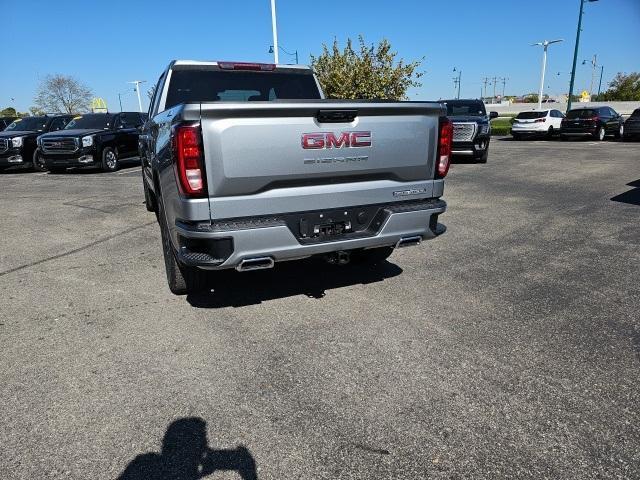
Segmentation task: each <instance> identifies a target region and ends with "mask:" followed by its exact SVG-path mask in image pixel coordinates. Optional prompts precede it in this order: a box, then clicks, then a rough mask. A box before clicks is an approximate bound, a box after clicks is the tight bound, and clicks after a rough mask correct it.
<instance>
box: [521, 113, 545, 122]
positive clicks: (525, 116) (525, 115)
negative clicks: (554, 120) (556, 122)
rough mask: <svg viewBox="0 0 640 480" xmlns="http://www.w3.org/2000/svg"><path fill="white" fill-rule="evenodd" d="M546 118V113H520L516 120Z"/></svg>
mask: <svg viewBox="0 0 640 480" xmlns="http://www.w3.org/2000/svg"><path fill="white" fill-rule="evenodd" d="M546 116H547V112H546V111H544V112H520V113H519V114H518V116H517V117H516V118H517V119H518V120H531V119H534V118H544V117H546Z"/></svg>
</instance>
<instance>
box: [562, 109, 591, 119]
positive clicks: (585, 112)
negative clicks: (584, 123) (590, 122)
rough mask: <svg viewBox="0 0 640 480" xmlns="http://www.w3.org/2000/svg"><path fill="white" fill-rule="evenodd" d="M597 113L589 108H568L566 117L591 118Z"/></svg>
mask: <svg viewBox="0 0 640 480" xmlns="http://www.w3.org/2000/svg"><path fill="white" fill-rule="evenodd" d="M597 116H598V113H597V112H596V111H595V110H593V109H591V108H580V109H578V110H569V111H568V112H567V118H592V117H597Z"/></svg>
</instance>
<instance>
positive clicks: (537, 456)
mask: <svg viewBox="0 0 640 480" xmlns="http://www.w3.org/2000/svg"><path fill="white" fill-rule="evenodd" d="M0 189H1V193H0V208H1V211H2V225H3V235H2V239H3V247H2V250H1V253H0V289H1V291H2V301H1V302H0V364H1V365H2V370H3V375H2V378H3V382H1V383H0V399H1V403H2V408H1V409H0V424H1V425H2V428H0V478H7V479H8V478H14V479H27V478H74V479H75V478H78V479H80V478H91V479H109V478H117V477H118V476H119V475H121V474H123V475H122V478H127V479H133V478H135V479H142V478H155V477H149V476H143V475H142V474H140V473H139V472H140V471H152V470H153V468H157V469H158V471H160V470H161V465H165V464H169V463H172V465H173V467H172V468H174V469H175V470H176V471H178V470H179V472H181V475H182V476H179V475H174V476H173V477H170V476H166V477H165V476H158V477H157V478H181V479H195V478H200V476H201V475H207V474H209V473H211V472H215V474H213V475H211V476H207V477H206V478H256V477H257V478H264V479H267V478H268V479H271V478H274V479H288V478H291V479H294V478H295V479H298V478H310V479H318V478H420V479H423V478H481V477H482V478H554V479H555V478H628V479H631V478H639V477H640V387H639V385H640V368H639V367H640V321H639V317H640V315H639V313H638V307H639V305H640V283H639V282H638V265H639V261H640V222H639V218H640V145H639V144H637V143H621V142H613V141H606V142H590V141H581V142H559V141H554V142H548V141H531V142H529V141H528V142H514V141H510V140H509V139H494V140H493V143H492V146H491V154H490V157H489V162H488V163H487V164H486V165H481V164H472V163H456V164H454V165H453V166H452V170H451V173H450V174H449V177H448V178H447V181H446V187H445V196H444V198H445V200H446V201H447V202H448V205H449V207H448V211H447V213H446V214H445V215H443V216H442V217H441V221H442V222H443V223H445V224H446V225H447V228H448V231H447V233H446V234H445V235H443V236H442V237H440V238H438V239H436V240H434V241H431V242H426V243H423V244H422V245H420V246H418V247H413V248H406V249H401V250H399V251H397V252H395V253H394V254H393V255H392V256H391V258H390V259H389V262H386V263H384V264H383V265H381V266H379V267H368V268H365V267H356V266H346V267H336V266H329V265H324V264H319V263H317V262H312V261H302V262H296V263H288V264H280V265H277V266H276V268H275V269H273V270H268V271H259V272H250V273H242V274H241V273H237V272H235V271H233V272H225V273H223V274H219V275H218V276H217V277H215V278H213V279H212V284H211V289H212V292H210V293H209V294H207V295H199V296H190V297H176V296H173V295H172V294H171V293H170V292H169V291H168V289H167V284H166V280H165V278H164V275H165V272H164V265H163V259H162V255H161V245H160V235H159V229H158V226H157V224H156V223H155V218H154V216H153V214H150V213H148V212H146V210H145V208H144V206H143V203H142V201H143V196H142V183H141V178H140V171H139V167H138V166H131V167H129V168H126V169H123V170H121V171H119V172H117V173H98V172H93V171H69V172H68V173H66V174H62V175H51V174H46V173H26V172H25V173H22V172H10V171H9V172H7V173H4V174H2V175H0ZM203 422H206V430H205V429H204V428H203V426H204V423H203ZM205 432H206V438H205V437H204V433H205ZM165 434H166V435H165ZM163 438H164V441H163ZM205 442H207V443H206V445H207V446H206V447H205ZM152 452H156V455H145V454H150V453H152ZM139 455H144V456H141V457H140V456H139ZM202 458H205V459H206V460H205V461H204V462H203V463H202V465H204V467H202V466H201V467H200V470H198V464H200V462H202ZM163 462H164V463H163ZM145 468H147V470H144V469H145ZM180 469H182V470H180ZM185 472H190V473H185Z"/></svg>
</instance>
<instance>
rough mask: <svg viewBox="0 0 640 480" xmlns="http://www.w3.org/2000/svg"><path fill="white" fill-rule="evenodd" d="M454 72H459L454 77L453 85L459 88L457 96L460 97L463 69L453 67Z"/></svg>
mask: <svg viewBox="0 0 640 480" xmlns="http://www.w3.org/2000/svg"><path fill="white" fill-rule="evenodd" d="M453 71H454V72H458V75H457V76H455V77H453V85H454V88H457V89H458V96H457V98H458V99H460V86H461V85H462V70H458V69H457V68H456V67H453Z"/></svg>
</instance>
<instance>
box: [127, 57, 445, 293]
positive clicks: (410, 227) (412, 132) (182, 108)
mask: <svg viewBox="0 0 640 480" xmlns="http://www.w3.org/2000/svg"><path fill="white" fill-rule="evenodd" d="M444 115H445V111H444V110H443V107H442V105H440V104H439V103H428V102H390V101H336V100H325V99H324V98H323V94H322V91H321V89H320V86H319V84H318V82H317V80H316V78H315V76H314V75H313V72H312V71H311V69H309V68H308V67H303V66H290V65H286V66H285V65H272V64H259V63H232V62H198V61H184V60H179V61H173V62H171V64H170V65H169V66H168V67H167V69H166V70H165V71H164V73H163V74H162V75H161V76H160V79H159V80H158V83H157V85H156V88H155V94H154V96H153V98H152V100H151V106H150V109H149V121H148V122H147V123H146V124H145V125H144V127H143V131H142V134H141V135H140V141H139V150H140V157H141V159H142V177H143V185H144V194H145V203H146V206H147V209H148V210H149V211H153V212H155V213H156V215H157V218H158V223H159V224H160V231H161V234H162V245H163V253H164V260H165V266H166V271H167V280H168V283H169V288H170V289H171V291H172V292H174V293H176V294H184V293H188V292H192V291H196V290H198V289H201V288H203V287H204V286H206V276H205V272H206V271H207V270H221V269H228V268H235V269H237V270H239V271H246V270H255V269H261V268H270V267H273V266H274V263H276V262H281V261H285V260H295V259H301V258H306V257H310V256H315V255H320V256H324V257H325V258H326V259H327V260H328V261H329V262H332V263H338V264H343V263H348V262H349V261H350V260H352V261H358V262H371V263H375V262H379V261H382V260H383V259H385V258H387V257H388V256H389V255H390V254H391V253H392V251H393V249H394V248H398V247H404V246H409V245H416V244H419V243H420V242H421V241H422V240H426V239H430V238H434V237H436V236H438V235H440V234H441V233H443V232H444V230H445V228H444V226H443V225H441V224H439V223H438V216H439V215H440V214H441V213H443V212H444V211H445V208H446V203H445V202H444V201H442V200H440V197H441V196H442V194H443V188H444V184H443V178H444V176H445V175H446V174H447V171H448V169H449V157H450V153H451V139H452V126H451V122H450V121H449V120H447V119H446V117H445V116H444Z"/></svg>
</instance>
